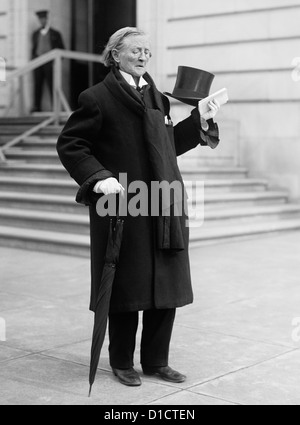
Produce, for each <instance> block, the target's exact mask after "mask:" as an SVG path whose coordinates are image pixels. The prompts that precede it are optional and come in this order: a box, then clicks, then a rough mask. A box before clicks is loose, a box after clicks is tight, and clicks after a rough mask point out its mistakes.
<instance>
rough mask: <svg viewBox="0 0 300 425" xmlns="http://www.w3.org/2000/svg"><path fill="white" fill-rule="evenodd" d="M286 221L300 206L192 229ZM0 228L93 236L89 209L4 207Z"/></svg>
mask: <svg viewBox="0 0 300 425" xmlns="http://www.w3.org/2000/svg"><path fill="white" fill-rule="evenodd" d="M275 219H278V220H286V219H300V205H293V204H287V205H272V206H264V207H255V208H240V209H231V210H222V211H219V212H216V211H207V212H206V214H205V221H204V223H201V222H199V221H198V222H196V221H193V220H191V222H190V223H191V227H192V228H202V229H204V228H207V227H210V228H212V227H217V226H218V228H220V227H227V226H228V225H229V226H232V225H236V224H237V223H239V224H247V223H248V224H250V225H252V224H253V223H255V222H263V221H264V222H270V221H274V220H275ZM0 226H8V227H19V228H30V229H36V230H37V229H39V230H47V231H50V230H51V231H55V232H62V233H73V234H85V235H88V234H89V215H88V209H87V208H86V209H80V214H74V213H73V214H69V213H57V212H50V211H49V212H48V211H38V210H25V209H15V208H7V207H2V208H0Z"/></svg>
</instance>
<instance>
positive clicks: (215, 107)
mask: <svg viewBox="0 0 300 425" xmlns="http://www.w3.org/2000/svg"><path fill="white" fill-rule="evenodd" d="M208 106H209V108H210V111H209V112H206V113H205V114H204V115H203V116H202V117H201V118H203V119H204V120H205V121H208V120H211V119H213V118H215V116H216V115H217V113H218V112H219V110H220V108H221V106H220V104H219V102H218V101H217V100H212V101H211V102H209V103H208Z"/></svg>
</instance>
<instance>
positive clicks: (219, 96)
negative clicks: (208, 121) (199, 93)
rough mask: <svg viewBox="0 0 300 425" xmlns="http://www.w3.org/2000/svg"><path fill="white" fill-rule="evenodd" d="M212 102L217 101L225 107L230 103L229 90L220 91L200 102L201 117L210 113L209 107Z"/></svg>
mask: <svg viewBox="0 0 300 425" xmlns="http://www.w3.org/2000/svg"><path fill="white" fill-rule="evenodd" d="M212 100H217V101H218V102H219V104H220V105H221V106H222V105H225V104H226V103H227V102H228V101H229V97H228V91H227V89H222V90H219V91H217V92H216V93H213V94H210V95H209V96H208V97H206V98H205V99H202V100H200V102H199V111H200V114H201V115H203V114H205V113H206V112H209V111H210V107H209V106H208V104H209V102H210V101H212Z"/></svg>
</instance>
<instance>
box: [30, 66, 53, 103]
mask: <svg viewBox="0 0 300 425" xmlns="http://www.w3.org/2000/svg"><path fill="white" fill-rule="evenodd" d="M45 83H46V84H47V86H48V89H49V91H50V97H51V101H52V100H53V65H52V64H51V63H50V64H47V65H44V66H42V67H40V68H38V69H36V70H35V71H34V109H36V110H38V111H41V107H42V99H43V89H44V84H45Z"/></svg>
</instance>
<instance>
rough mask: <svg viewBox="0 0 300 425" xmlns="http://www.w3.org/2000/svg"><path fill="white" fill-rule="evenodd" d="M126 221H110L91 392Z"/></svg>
mask: <svg viewBox="0 0 300 425" xmlns="http://www.w3.org/2000/svg"><path fill="white" fill-rule="evenodd" d="M123 226H124V221H123V220H120V218H119V214H118V216H117V219H112V220H110V228H109V236H108V242H107V249H106V256H105V265H104V269H103V273H102V278H101V283H100V288H99V294H98V299H97V305H96V311H95V322H94V331H93V342H92V351H91V364H90V392H89V397H90V395H91V392H92V386H93V384H94V382H95V377H96V373H97V368H98V364H99V359H100V353H101V349H102V346H103V342H104V339H105V334H106V328H107V322H108V315H109V307H110V299H111V293H112V287H113V282H114V279H115V274H116V269H117V264H118V261H119V255H120V249H121V243H122V236H123Z"/></svg>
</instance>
